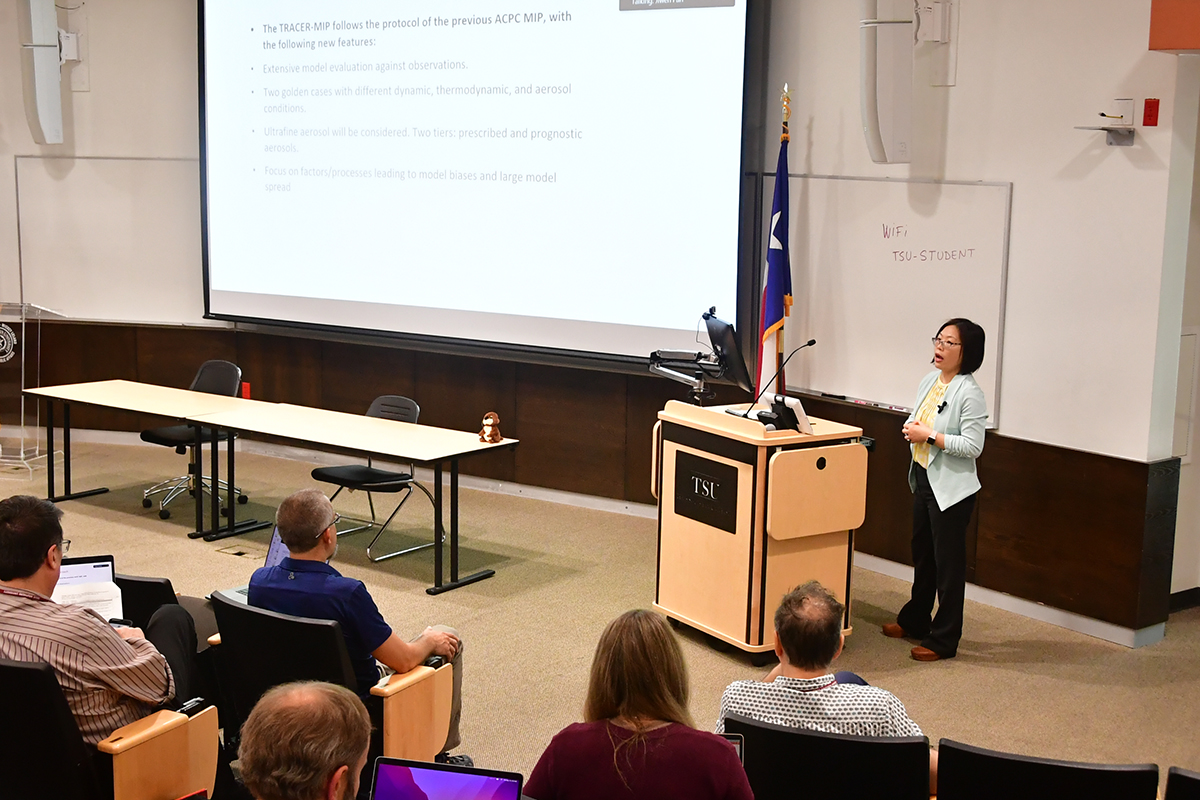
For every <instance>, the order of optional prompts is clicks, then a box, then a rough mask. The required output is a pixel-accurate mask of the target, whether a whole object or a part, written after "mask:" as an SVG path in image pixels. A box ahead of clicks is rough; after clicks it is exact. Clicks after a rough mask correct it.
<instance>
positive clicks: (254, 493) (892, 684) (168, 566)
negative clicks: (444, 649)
mask: <svg viewBox="0 0 1200 800" xmlns="http://www.w3.org/2000/svg"><path fill="white" fill-rule="evenodd" d="M183 465H184V459H183V458H181V457H179V456H177V455H175V454H174V453H173V451H170V450H168V449H166V448H156V447H134V446H122V445H100V444H84V443H78V444H77V445H76V448H75V458H74V476H73V480H74V484H75V488H76V490H79V489H82V488H87V487H90V486H95V485H100V484H103V485H107V486H109V487H110V488H111V490H112V491H110V492H109V493H107V494H104V495H99V496H96V497H92V498H86V499H82V500H75V501H71V502H67V503H64V504H63V509H64V511H65V512H66V516H65V518H64V527H65V530H66V536H67V537H68V538H70V539H71V540H72V546H71V555H88V554H101V553H111V554H113V555H114V556H115V557H116V562H117V568H118V570H119V571H121V572H126V573H131V574H141V575H165V576H168V577H170V578H171V580H172V582H173V583H174V585H175V588H176V590H177V591H180V592H182V593H185V594H193V595H202V594H206V593H208V592H210V591H212V590H214V589H221V588H228V587H232V586H237V585H240V584H243V583H245V582H246V581H247V580H248V579H249V577H250V574H251V572H253V571H254V569H255V568H256V567H257V566H259V565H260V564H261V561H262V557H263V555H264V554H265V550H266V542H267V540H268V538H269V535H270V530H269V529H268V530H264V531H259V532H257V533H253V534H249V535H246V536H242V537H238V538H234V539H228V540H225V541H223V542H214V543H211V544H208V543H205V542H203V541H195V540H190V539H188V538H187V537H186V535H185V533H186V531H187V530H189V529H190V527H189V524H188V523H189V521H190V520H192V519H193V516H192V515H193V513H194V512H193V511H192V506H191V505H189V504H187V503H184V504H182V505H181V506H179V508H178V511H177V513H176V514H175V515H174V516H173V518H172V519H170V520H165V521H164V520H160V519H159V518H158V515H157V511H156V509H143V508H142V507H141V490H142V488H144V487H145V486H148V485H149V484H151V483H154V482H156V481H157V480H159V479H161V478H162V477H164V476H168V475H174V474H178V473H180V472H182V471H183ZM311 467H312V464H308V463H303V462H300V461H291V460H285V459H280V458H270V457H266V456H257V455H250V454H243V455H241V456H239V459H238V480H239V484H240V485H241V486H242V488H243V489H245V490H246V491H248V492H249V494H250V498H251V499H250V504H249V505H247V506H240V507H239V509H238V511H239V517H242V516H257V517H258V518H260V519H270V518H272V517H273V515H274V508H275V506H276V505H277V504H278V502H279V501H280V500H281V499H283V498H284V497H286V496H287V495H288V494H289V493H291V492H292V491H294V490H296V489H299V488H303V487H306V486H311V485H314V483H313V481H312V480H311V479H310V477H309V474H308V473H309V470H310V469H311ZM44 481H45V473H44V472H38V473H37V474H36V475H35V477H34V479H33V481H32V482H30V481H28V480H22V479H20V478H17V477H7V478H4V479H0V492H2V493H3V495H5V496H7V495H11V494H37V495H42V496H44V492H45V482H44ZM388 503H389V501H388V499H386V498H385V499H383V500H382V503H381V506H383V507H385V508H386V509H387V510H390V508H391V506H390V505H389V504H388ZM337 507H338V510H339V511H340V512H341V513H342V514H343V515H345V514H346V513H347V511H348V510H351V511H353V510H356V509H357V510H358V511H360V513H361V512H365V510H366V498H365V497H363V496H362V495H354V496H353V497H352V498H348V499H347V498H344V497H343V498H338V503H337ZM385 513H386V511H385ZM393 525H394V526H395V527H396V529H397V531H398V533H397V534H396V535H394V536H392V540H393V541H395V542H396V543H401V542H402V541H405V540H407V541H412V542H414V543H416V542H419V541H420V540H428V538H429V536H430V530H431V528H430V526H431V515H430V509H429V504H428V502H427V501H426V500H425V499H424V497H421V496H414V497H413V498H412V499H411V500H410V501H409V503H408V505H407V506H406V507H405V509H404V510H403V512H402V513H401V515H400V516H399V517H398V518H397V522H396V523H393ZM461 526H462V527H461V530H462V535H463V546H462V551H461V552H462V571H463V572H464V573H466V572H470V571H473V570H476V569H480V568H483V567H491V568H494V569H495V570H496V576H495V577H494V578H492V579H490V580H487V581H483V582H481V583H477V584H474V585H472V586H468V587H466V588H463V589H460V590H457V591H454V592H450V593H447V594H444V595H440V596H437V597H431V596H429V595H427V594H426V593H425V591H424V589H425V587H426V586H427V585H430V584H431V582H432V577H431V576H432V569H433V553H432V551H431V550H423V551H420V552H419V553H415V554H411V555H408V556H404V557H401V558H397V559H393V560H391V561H387V562H385V563H382V564H370V563H369V562H368V561H367V559H366V556H365V553H364V547H365V546H366V544H367V542H368V541H369V539H368V538H366V537H367V534H365V533H360V534H355V535H351V536H347V537H345V538H343V539H342V540H341V545H340V552H339V553H338V556H337V558H336V559H335V562H334V564H335V566H337V568H338V569H339V570H341V571H342V572H343V573H344V574H347V575H351V576H354V577H356V578H359V579H361V580H363V581H365V582H366V584H367V586H368V587H369V588H370V590H371V592H372V594H373V596H374V597H375V600H376V602H377V603H378V605H379V607H380V609H381V610H382V612H383V614H384V616H385V617H386V618H387V619H388V620H389V621H390V622H391V624H392V625H393V626H394V627H395V628H396V629H397V631H398V632H399V633H400V634H401V635H406V636H413V635H416V634H417V633H419V632H420V630H421V629H422V628H423V627H424V626H425V625H427V624H432V623H439V622H440V623H445V624H448V625H453V626H455V627H457V628H458V629H459V630H460V631H461V632H462V634H463V638H464V646H465V648H466V649H465V653H464V656H465V670H464V689H463V694H464V712H463V740H464V744H463V747H462V752H467V753H470V754H471V755H473V756H474V757H475V760H476V763H477V764H478V765H479V766H482V767H492V768H496V769H509V770H517V771H521V772H523V773H525V774H526V775H528V773H529V771H530V770H531V769H532V768H533V765H534V763H535V762H536V761H537V758H538V756H539V754H540V753H541V751H542V749H543V748H544V747H545V745H546V743H547V742H548V741H549V739H550V737H551V736H552V735H553V734H554V733H555V732H556V731H558V730H559V729H560V728H562V727H563V726H565V725H567V724H568V723H570V722H573V721H577V720H578V719H579V718H580V712H581V707H582V704H583V695H584V691H585V686H586V681H587V673H588V667H589V664H590V662H591V656H592V650H593V648H594V646H595V643H596V639H597V637H598V636H599V634H600V631H601V630H602V629H603V627H604V625H605V624H606V623H607V622H608V621H609V620H610V619H612V618H613V617H614V616H616V615H617V614H619V613H620V612H622V611H625V610H627V609H630V608H636V607H646V606H648V605H649V604H650V602H651V601H652V599H653V590H654V563H655V524H654V521H653V520H650V519H644V518H638V517H633V516H625V515H619V514H612V513H607V512H601V511H592V510H586V509H581V508H577V507H573V506H567V505H559V504H555V503H549V502H544V501H539V500H532V499H528V498H522V497H513V496H508V495H499V494H490V493H485V492H479V491H470V490H464V491H463V493H462V499H461ZM907 592H908V585H907V584H906V583H904V582H902V581H898V580H895V579H892V578H888V577H885V576H881V575H878V574H876V573H871V572H867V571H865V570H861V569H856V570H855V572H854V601H855V602H854V608H853V611H854V618H853V620H852V622H853V625H854V633H853V635H852V636H850V638H849V639H848V640H847V645H846V650H845V652H844V654H843V655H842V657H841V659H839V661H838V664H837V666H838V667H839V668H841V669H849V670H853V671H855V672H858V673H859V674H861V675H862V676H863V677H865V678H866V679H867V680H868V681H870V682H871V683H873V684H875V685H878V686H882V687H883V688H886V689H888V690H890V691H892V692H894V693H895V694H896V695H897V696H899V698H900V699H901V700H902V701H903V702H904V703H905V705H906V706H907V708H908V711H909V714H910V716H912V718H913V719H915V720H916V721H917V723H918V724H919V725H921V727H922V729H923V730H924V731H925V733H926V734H927V735H928V736H929V738H930V740H931V741H933V742H936V741H937V740H938V739H940V738H942V737H945V738H949V739H954V740H957V741H960V742H966V743H969V744H975V745H980V746H984V747H991V748H996V749H1001V750H1008V751H1013V752H1020V753H1027V754H1031V755H1038V756H1045V757H1051V758H1065V759H1077V760H1090V761H1104V762H1153V763H1157V764H1159V765H1160V767H1162V770H1163V773H1164V774H1165V771H1166V768H1167V767H1168V766H1172V765H1177V766H1182V767H1186V768H1189V769H1193V770H1200V738H1197V736H1196V731H1197V730H1200V609H1193V610H1189V611H1184V612H1180V613H1177V614H1175V615H1173V616H1172V617H1171V620H1170V622H1169V623H1168V625H1167V635H1166V639H1165V641H1163V642H1161V643H1159V644H1156V645H1152V646H1150V647H1145V648H1141V649H1138V650H1130V649H1127V648H1125V647H1121V646H1119V645H1114V644H1110V643H1108V642H1104V641H1101V640H1098V639H1092V638H1090V637H1087V636H1084V635H1081V634H1076V633H1072V632H1070V631H1066V630H1063V629H1061V628H1056V627H1053V626H1051V625H1047V624H1044V623H1040V622H1035V621H1032V620H1029V619H1026V618H1023V617H1019V616H1016V615H1013V614H1010V613H1007V612H1004V611H999V610H996V609H993V608H990V607H987V606H981V605H978V604H975V603H971V602H968V603H967V608H966V634H965V638H964V641H963V643H962V646H961V648H960V650H959V657H958V658H956V659H954V660H951V661H945V662H939V663H935V664H918V663H916V662H914V661H912V660H910V659H909V658H908V649H909V647H910V646H911V645H910V644H909V643H906V642H903V641H896V640H892V639H887V638H885V637H884V636H882V635H881V634H880V633H879V626H880V625H881V624H882V623H884V622H887V621H889V620H891V619H892V618H893V616H892V615H893V614H894V613H895V610H896V609H898V608H899V607H900V605H901V604H902V603H903V602H904V600H905V599H906V597H907ZM683 647H684V653H685V656H686V658H687V660H688V666H689V669H690V672H691V682H692V701H691V707H692V712H693V714H694V716H695V718H696V721H697V723H698V724H699V725H700V726H701V727H705V728H709V727H711V725H712V724H713V722H714V721H715V719H716V715H717V711H718V707H719V703H720V696H721V690H722V689H723V688H724V687H725V685H726V684H728V683H729V682H730V681H733V680H738V679H745V678H755V677H758V676H761V674H762V672H763V671H762V670H758V669H755V668H754V667H752V666H751V665H750V664H749V661H748V660H747V659H746V658H745V657H744V656H741V655H733V654H723V653H719V652H717V651H715V650H714V649H712V648H711V647H710V646H709V645H708V644H707V643H706V641H705V640H704V638H703V637H702V636H700V635H695V634H693V635H688V634H684V636H683Z"/></svg>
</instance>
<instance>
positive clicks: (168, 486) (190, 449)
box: [142, 360, 249, 519]
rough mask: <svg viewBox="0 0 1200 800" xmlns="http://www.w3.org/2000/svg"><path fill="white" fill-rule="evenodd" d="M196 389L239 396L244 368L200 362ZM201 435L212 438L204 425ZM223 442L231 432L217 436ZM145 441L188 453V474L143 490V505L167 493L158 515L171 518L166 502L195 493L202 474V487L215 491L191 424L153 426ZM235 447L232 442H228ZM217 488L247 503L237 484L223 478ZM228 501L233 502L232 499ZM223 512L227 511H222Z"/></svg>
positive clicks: (194, 388)
mask: <svg viewBox="0 0 1200 800" xmlns="http://www.w3.org/2000/svg"><path fill="white" fill-rule="evenodd" d="M188 388H189V389H190V390H191V391H193V392H207V393H208V394H217V395H222V396H225V397H237V396H238V394H239V393H240V392H241V390H242V370H241V368H240V367H238V365H237V364H233V363H230V362H229V361H217V360H213V361H205V362H204V363H203V364H201V365H200V369H199V370H197V371H196V377H195V378H194V379H193V380H192V385H191V386H189V387H188ZM200 433H201V438H202V439H203V440H204V441H205V442H211V441H212V430H211V429H209V428H201V432H200ZM218 439H219V440H220V441H222V442H228V441H229V439H230V434H229V433H227V432H225V431H222V432H221V433H220V435H219V436H218ZM142 441H143V442H150V443H151V444H158V445H162V446H163V447H174V448H175V452H177V453H179V454H180V455H183V454H184V453H188V454H190V455H189V463H188V474H187V475H180V476H178V477H175V478H171V479H169V480H165V481H160V482H158V483H156V484H154V485H153V486H151V487H150V488H149V489H146V490H145V491H144V492H142V508H150V507H151V506H152V505H154V501H153V500H152V499H151V498H152V497H153V496H154V495H156V494H162V493H164V492H165V493H166V495H165V496H164V497H163V499H162V501H161V502H160V503H159V505H158V516H159V517H161V518H162V519H169V518H170V517H171V512H170V511H169V510H168V509H167V505H168V504H169V503H170V502H171V501H172V500H174V499H175V498H176V497H179V496H180V495H181V494H183V493H184V492H187V493H188V494H189V495H194V494H195V492H196V485H197V484H196V480H195V478H196V476H197V475H198V476H200V480H199V485H200V488H201V489H202V490H203V491H205V492H208V493H210V494H211V493H212V481H210V480H209V479H208V478H205V477H204V469H203V465H202V464H200V463H199V461H198V455H197V453H195V452H194V451H195V449H196V448H195V444H196V432H195V430H194V429H193V428H192V427H190V426H188V425H168V426H166V427H162V428H150V429H149V430H145V431H142ZM229 446H230V447H232V446H233V444H232V443H230V445H229ZM218 488H219V489H224V490H225V491H226V492H227V493H228V492H230V491H232V493H233V495H234V496H235V497H237V501H238V502H239V503H246V502H247V501H248V500H249V498H248V497H246V495H244V494H242V491H241V490H240V489H238V488H237V487H234V488H233V489H232V490H231V489H230V487H229V484H228V483H227V482H226V481H224V480H220V481H218ZM229 502H232V499H230V501H229ZM222 513H224V511H222Z"/></svg>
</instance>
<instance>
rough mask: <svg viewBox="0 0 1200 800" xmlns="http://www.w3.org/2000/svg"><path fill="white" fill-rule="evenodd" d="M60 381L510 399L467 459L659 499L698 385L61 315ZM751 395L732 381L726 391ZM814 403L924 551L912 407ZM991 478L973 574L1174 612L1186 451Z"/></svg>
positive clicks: (472, 408)
mask: <svg viewBox="0 0 1200 800" xmlns="http://www.w3.org/2000/svg"><path fill="white" fill-rule="evenodd" d="M42 353H43V361H42V369H41V383H42V385H46V386H49V385H53V384H60V383H75V382H79V381H87V380H104V379H109V378H126V379H129V380H138V381H144V382H147V383H157V384H162V385H167V386H179V387H186V386H187V385H188V384H189V383H191V380H192V377H193V376H194V375H195V372H196V369H197V368H198V367H199V365H200V364H201V363H202V362H204V361H205V360H207V359H210V358H223V359H227V360H230V361H233V362H235V363H237V364H239V365H240V366H241V368H242V371H243V377H244V379H245V380H246V381H248V382H249V383H250V386H251V393H252V396H253V397H255V398H256V399H259V400H269V401H275V402H288V403H297V404H302V405H310V406H317V407H321V408H330V409H335V410H338V411H347V412H351V413H362V412H364V411H366V409H367V406H368V405H370V403H371V400H372V399H374V398H375V397H376V396H378V395H381V394H403V395H408V396H411V397H413V398H414V399H416V400H417V402H418V403H420V405H421V421H422V422H424V423H427V424H430V425H438V426H442V427H447V428H457V429H460V430H477V429H478V428H479V425H480V420H481V419H482V417H483V415H484V413H486V412H488V411H495V412H496V413H498V414H499V415H500V419H501V430H503V431H504V432H505V433H506V434H508V435H511V436H514V437H517V438H519V439H520V440H521V444H520V445H519V446H518V447H517V448H516V449H515V450H504V451H500V452H496V453H493V454H489V455H487V456H485V457H482V458H478V459H467V460H465V461H464V462H463V464H462V469H463V472H464V473H467V474H472V475H478V476H482V477H487V478H492V479H496V480H503V481H514V482H517V483H522V484H528V485H532V486H543V487H547V488H551V489H562V490H565V491H571V492H580V493H584V494H591V495H597V496H601V497H610V498H617V499H624V500H629V501H632V502H639V503H652V502H653V498H652V497H651V494H650V458H651V431H652V428H653V426H654V422H655V419H656V414H657V412H658V410H659V409H661V408H662V407H663V405H664V404H665V403H666V401H667V400H670V399H680V400H682V399H686V395H687V389H686V387H684V386H682V385H680V384H677V383H672V382H670V381H667V380H665V379H662V378H657V377H654V376H651V375H649V374H646V375H636V374H633V375H626V374H616V373H606V372H597V371H589V370H583V369H569V368H564V367H551V366H544V365H534V364H522V363H517V362H511V361H498V360H489V359H484V358H473V357H466V356H449V355H439V354H433V353H425V352H415V351H410V350H403V349H398V348H393V347H388V346H383V345H369V344H355V343H346V342H340V341H326V340H321V339H314V338H306V337H302V336H289V335H273V334H267V333H260V332H246V331H232V330H221V329H203V328H201V329H197V328H160V327H149V326H134V325H95V324H80V323H46V324H44V325H43V332H42ZM746 399H748V398H747V397H746V396H745V394H744V393H742V392H740V391H738V390H737V389H734V388H731V387H720V390H719V393H718V402H737V401H745V400H746ZM804 402H805V407H806V409H807V410H808V412H809V413H810V414H812V415H813V416H817V417H822V418H826V419H831V420H834V421H836V422H842V423H846V424H850V425H855V426H858V427H861V428H862V429H863V431H864V434H865V435H866V436H869V437H872V438H873V439H875V441H876V445H875V449H874V452H873V453H872V454H871V456H870V459H869V461H868V471H867V514H866V521H865V522H864V523H863V526H862V528H860V529H859V530H858V532H857V534H856V537H855V546H856V548H857V549H858V550H859V551H861V552H864V553H870V554H872V555H877V556H880V557H882V558H887V559H890V560H892V561H898V562H901V563H905V564H911V563H912V562H911V556H910V553H909V538H910V534H911V529H912V495H911V494H910V493H909V490H908V482H907V473H908V462H909V458H910V456H909V452H908V446H907V443H905V442H904V440H903V438H902V436H901V435H900V426H901V423H902V422H903V420H904V415H903V414H901V413H898V412H893V411H886V410H880V409H874V408H869V407H864V406H860V405H855V404H850V403H840V402H835V401H825V400H816V399H807V398H806V399H805V401H804ZM72 414H73V417H72V424H73V425H74V426H76V427H80V428H101V429H108V430H131V431H132V430H140V429H142V428H145V427H150V426H151V425H155V424H161V421H160V420H155V419H151V418H145V417H143V416H141V415H137V414H129V413H125V412H117V411H107V410H104V409H95V408H86V407H80V408H78V409H74V410H73V412H72ZM979 470H980V481H981V483H982V484H983V490H982V492H981V493H980V497H979V500H978V502H977V503H976V511H975V516H974V518H973V520H972V523H971V527H970V529H969V531H968V542H967V555H968V579H969V580H971V581H972V582H973V583H976V584H978V585H980V586H985V587H988V588H991V589H996V590H997V591H1001V592H1007V593H1009V594H1013V595H1015V596H1017V597H1022V598H1025V599H1028V600H1034V601H1036V602H1041V603H1045V604H1047V605H1050V606H1054V607H1056V608H1061V609H1064V610H1067V611H1073V612H1076V613H1079V614H1083V615H1085V616H1088V617H1092V618H1094V619H1099V620H1103V621H1105V622H1111V623H1113V624H1116V625H1121V626H1123V627H1127V628H1134V629H1139V628H1144V627H1146V626H1148V625H1153V624H1156V623H1158V622H1163V621H1165V620H1166V618H1167V612H1168V604H1169V597H1170V578H1171V557H1172V548H1173V545H1174V530H1175V505H1176V497H1177V492H1178V478H1179V476H1178V460H1171V461H1166V462H1159V463H1155V464H1144V463H1138V462H1132V461H1126V460H1123V459H1117V458H1110V457H1107V456H1100V455H1095V454H1089V453H1081V452H1078V451H1074V450H1066V449H1063V448H1057V447H1051V446H1049V445H1043V444H1036V443H1032V442H1025V441H1022V440H1019V439H1012V438H1009V437H1005V436H1001V435H998V434H995V433H989V434H988V436H987V444H986V446H985V448H984V453H983V455H982V456H981V458H980V459H979Z"/></svg>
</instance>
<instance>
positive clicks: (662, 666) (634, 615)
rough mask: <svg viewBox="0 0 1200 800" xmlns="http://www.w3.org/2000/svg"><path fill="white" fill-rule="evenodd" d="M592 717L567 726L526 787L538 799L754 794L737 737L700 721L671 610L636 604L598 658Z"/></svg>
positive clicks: (742, 797)
mask: <svg viewBox="0 0 1200 800" xmlns="http://www.w3.org/2000/svg"><path fill="white" fill-rule="evenodd" d="M584 718H585V719H586V722H582V723H575V724H574V725H569V726H567V727H566V728H564V729H563V730H562V731H560V732H559V733H558V734H557V735H556V736H555V737H554V739H553V740H551V742H550V746H549V747H547V748H546V752H544V753H543V754H542V757H541V758H540V759H538V763H537V766H535V767H534V768H533V774H532V775H530V777H529V783H528V784H527V785H526V788H525V794H526V796H528V797H531V798H536V800H589V799H590V798H596V800H613V798H629V799H631V800H637V799H640V798H646V800H649V799H650V798H655V800H657V798H663V797H686V798H688V800H752V798H753V796H754V795H753V794H752V793H751V791H750V784H749V782H748V781H747V779H746V773H745V771H744V770H743V769H742V765H741V762H740V761H739V760H738V757H737V753H736V752H735V751H734V749H733V746H732V745H731V744H730V743H729V742H727V741H725V740H724V739H722V738H721V737H719V736H716V735H714V734H711V733H707V732H704V731H698V730H695V729H694V725H693V723H692V717H691V714H690V713H689V712H688V677H687V669H686V667H685V666H684V663H683V653H682V651H680V649H679V643H678V642H677V641H676V640H675V635H674V634H673V633H672V632H671V629H670V627H669V626H668V625H667V621H666V619H665V618H664V617H663V616H662V615H660V614H657V613H655V612H653V611H628V612H626V613H624V614H622V615H621V616H620V617H617V619H615V620H613V621H612V622H611V623H609V625H608V627H607V628H606V629H605V630H604V633H603V634H602V635H601V636H600V643H599V644H598V645H597V646H596V655H595V657H594V658H593V660H592V674H591V678H590V680H589V682H588V692H587V701H586V704H585V707H584Z"/></svg>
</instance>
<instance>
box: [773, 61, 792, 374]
mask: <svg viewBox="0 0 1200 800" xmlns="http://www.w3.org/2000/svg"><path fill="white" fill-rule="evenodd" d="M779 101H780V102H781V103H782V104H783V131H782V132H781V133H780V135H779V144H780V146H784V147H785V146H787V144H788V143H789V142H791V141H792V136H791V133H789V131H788V122H789V121H791V119H792V93H791V92H790V91H788V85H787V84H786V83H785V84H783V94H782V95H780V97H779ZM775 374H776V377H775V393H776V394H782V393H783V392H784V390H785V388H786V385H787V380H786V379H785V378H784V376H783V335H782V332H781V333H780V335H778V336H776V337H775Z"/></svg>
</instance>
